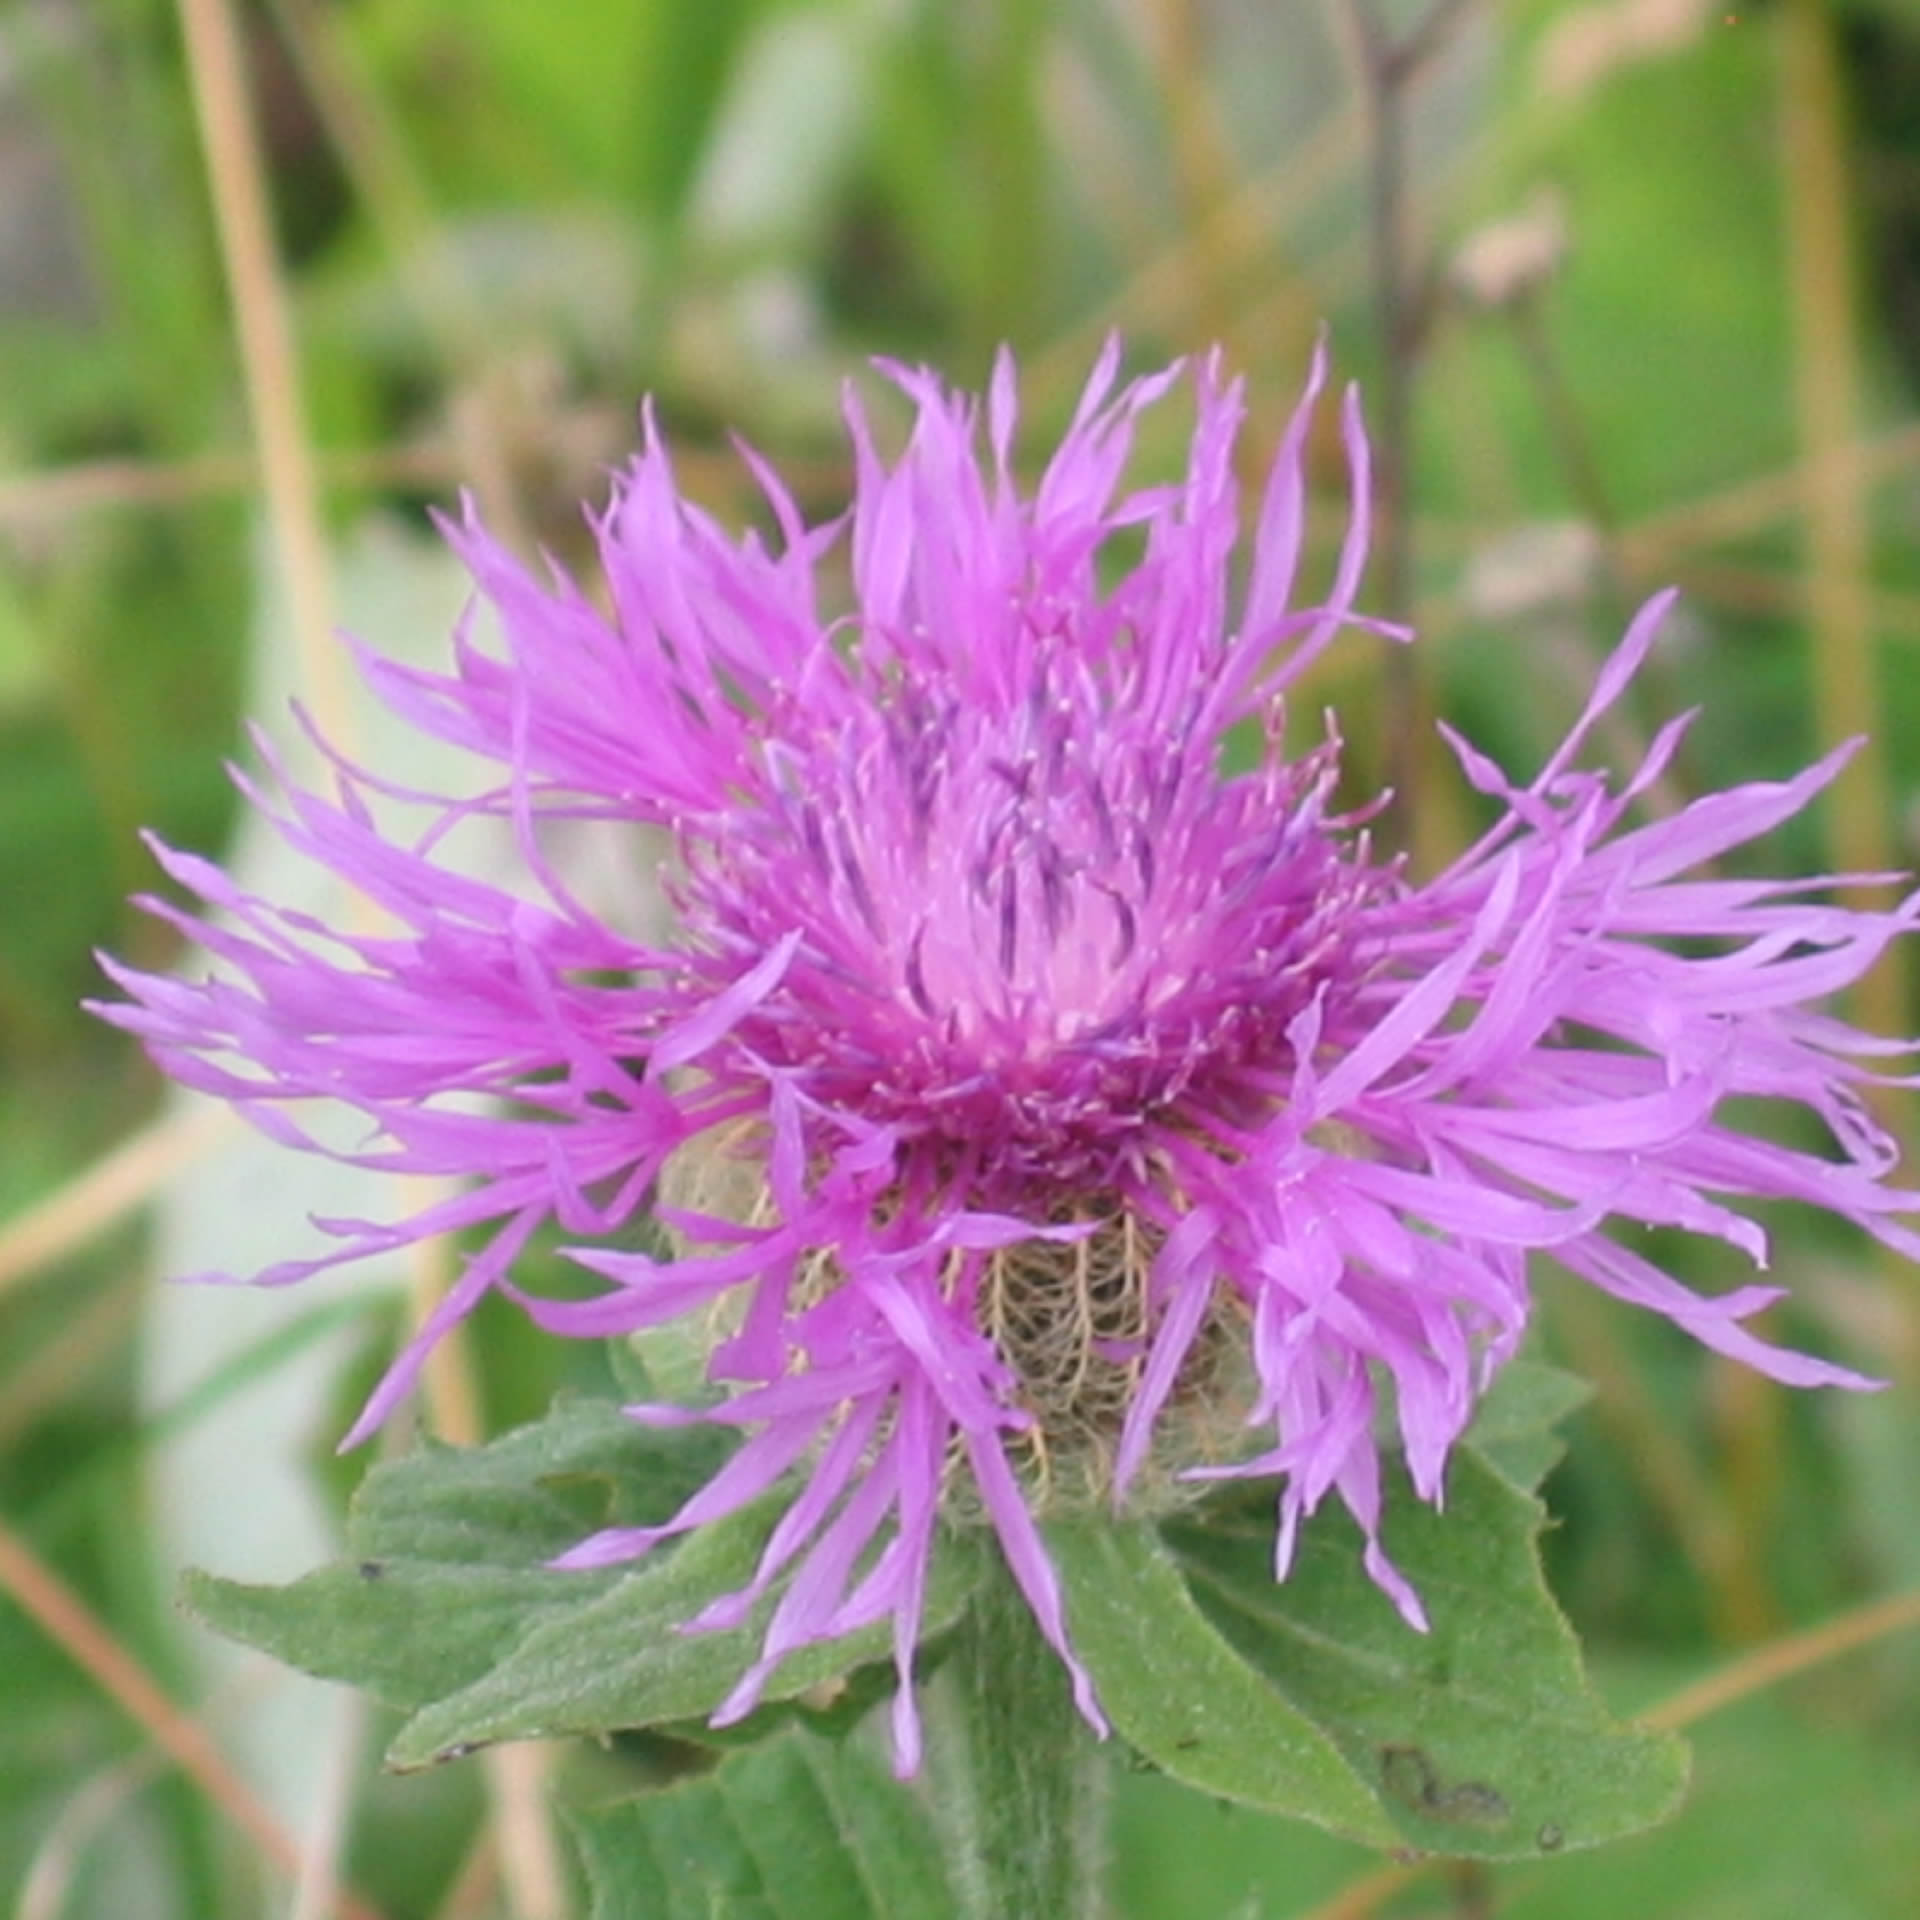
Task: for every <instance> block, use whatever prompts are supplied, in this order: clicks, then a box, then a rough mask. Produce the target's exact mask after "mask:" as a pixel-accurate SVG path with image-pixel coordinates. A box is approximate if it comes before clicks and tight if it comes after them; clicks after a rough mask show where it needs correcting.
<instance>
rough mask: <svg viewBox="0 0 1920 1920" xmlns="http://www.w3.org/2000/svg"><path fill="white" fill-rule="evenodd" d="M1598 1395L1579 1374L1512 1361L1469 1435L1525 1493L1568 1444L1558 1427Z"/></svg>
mask: <svg viewBox="0 0 1920 1920" xmlns="http://www.w3.org/2000/svg"><path fill="white" fill-rule="evenodd" d="M1592 1396H1593V1389H1592V1387H1590V1386H1589V1385H1588V1384H1587V1382H1586V1381H1584V1380H1582V1379H1581V1378H1580V1376H1579V1375H1578V1374H1574V1373H1566V1372H1563V1371H1562V1370H1561V1369H1560V1368H1559V1367H1548V1366H1542V1365H1541V1364H1540V1363H1539V1362H1538V1361H1533V1360H1513V1361H1509V1362H1508V1363H1507V1365H1506V1366H1505V1367H1503V1368H1502V1369H1501V1370H1500V1372H1499V1373H1498V1374H1497V1375H1496V1376H1495V1378H1494V1382H1493V1385H1492V1386H1491V1387H1489V1388H1488V1389H1487V1391H1486V1393H1485V1395H1484V1396H1483V1397H1482V1399H1481V1401H1480V1406H1479V1410H1478V1411H1477V1412H1476V1413H1475V1414H1474V1417H1473V1425H1472V1426H1471V1427H1470V1428H1468V1430H1467V1438H1468V1440H1469V1441H1470V1442H1471V1443H1472V1445H1473V1447H1474V1449H1475V1451H1476V1452H1478V1453H1479V1454H1481V1455H1482V1457H1483V1458H1485V1459H1486V1460H1487V1461H1488V1463H1489V1464H1490V1465H1492V1466H1493V1467H1495V1468H1497V1469H1498V1470H1499V1472H1500V1473H1501V1474H1503V1475H1504V1476H1505V1477H1506V1478H1507V1479H1508V1480H1510V1481H1512V1482H1513V1484H1514V1485H1515V1486H1516V1487H1518V1488H1519V1489H1520V1491H1521V1492H1522V1493H1532V1492H1534V1491H1535V1490H1536V1489H1537V1488H1538V1487H1539V1485H1540V1482H1541V1481H1542V1480H1544V1479H1545V1478H1546V1477H1547V1475H1548V1474H1549V1473H1551V1472H1552V1471H1553V1469H1554V1468H1555V1467H1557V1466H1558V1465H1559V1464H1560V1458H1561V1455H1562V1454H1564V1453H1565V1452H1566V1450H1567V1449H1566V1443H1565V1442H1564V1441H1563V1440H1562V1439H1561V1438H1560V1436H1559V1435H1558V1434H1557V1433H1556V1432H1555V1431H1554V1429H1555V1428H1556V1427H1557V1426H1558V1425H1559V1424H1560V1422H1561V1421H1562V1420H1564V1419H1565V1418H1566V1417H1567V1415H1568V1414H1570V1413H1572V1412H1573V1411H1574V1410H1575V1409H1576V1408H1577V1407H1580V1406H1583V1405H1584V1404H1585V1403H1586V1402H1587V1401H1588V1400H1589V1399H1591V1398H1592Z"/></svg>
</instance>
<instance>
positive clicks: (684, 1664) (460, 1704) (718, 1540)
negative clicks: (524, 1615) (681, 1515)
mask: <svg viewBox="0 0 1920 1920" xmlns="http://www.w3.org/2000/svg"><path fill="white" fill-rule="evenodd" d="M784 1505H785V1502H784V1501H783V1500H782V1499H781V1498H779V1497H778V1496H769V1497H768V1498H766V1499H764V1500H761V1501H759V1502H757V1503H755V1505H753V1506H752V1507H748V1508H743V1509H742V1510H741V1511H740V1512H739V1513H737V1514H734V1515H732V1516H730V1517H729V1518H728V1519H726V1520H723V1521H719V1522H717V1523H716V1524H714V1525H712V1526H709V1527H705V1528H702V1529H701V1531H700V1532H699V1533H698V1534H696V1535H695V1536H694V1537H693V1538H692V1539H690V1540H689V1541H688V1542H687V1544H686V1545H685V1546H683V1547H682V1548H681V1549H680V1550H679V1551H678V1552H677V1553H675V1554H674V1555H673V1556H672V1557H671V1558H670V1559H668V1560H666V1561H664V1562H662V1563H661V1564H659V1565H657V1566H647V1567H642V1568H641V1569H640V1570H639V1571H638V1572H635V1573H629V1574H627V1575H626V1576H624V1577H623V1578H621V1579H619V1580H618V1581H617V1582H616V1583H615V1584H614V1585H613V1586H612V1587H611V1588H608V1589H607V1590H606V1591H604V1592H602V1593H600V1594H598V1595H597V1596H595V1597H594V1598H592V1599H590V1600H588V1601H587V1602H586V1603H585V1604H584V1605H581V1606H578V1607H575V1608H572V1609H570V1610H569V1611H568V1612H567V1613H566V1614H565V1615H564V1616H558V1615H551V1616H548V1617H546V1618H545V1619H543V1620H542V1621H540V1622H539V1623H538V1624H536V1625H535V1626H534V1627H533V1629H532V1630H531V1631H530V1632H529V1633H528V1634H527V1635H526V1637H525V1638H524V1639H523V1640H521V1641H520V1642H519V1644H518V1645H517V1646H515V1647H514V1648H513V1650H512V1651H511V1652H510V1653H508V1654H507V1655H506V1657H505V1658H504V1659H503V1660H502V1661H501V1662H500V1663H499V1664H498V1665H497V1666H495V1667H494V1668H493V1669H492V1670H491V1671H489V1672H488V1673H486V1674H484V1675H483V1676H481V1677H480V1678H478V1679H476V1680H475V1681H474V1682H473V1684H472V1685H470V1686H467V1687H465V1688H463V1689H462V1690H460V1691H459V1692H457V1693H454V1694H453V1695H451V1696H450V1697H448V1698H445V1699H442V1700H439V1701H437V1702H435V1703H434V1704H433V1705H432V1706H430V1707H427V1708H425V1709H424V1710H423V1711H421V1712H420V1713H418V1714H416V1715H415V1716H414V1718H413V1719H412V1720H410V1721H409V1722H408V1723H407V1724H406V1725H405V1726H404V1727H402V1728H401V1730H400V1733H399V1736H398V1738H397V1739H396V1740H395V1741H394V1743H393V1746H392V1748H391V1749H390V1751H389V1753H388V1759H389V1761H390V1762H391V1763H392V1764H393V1765H394V1766H397V1767H416V1766H424V1765H426V1764H428V1763H429V1762H432V1761H435V1760H440V1759H446V1758H450V1757H452V1756H453V1755H455V1754H456V1753H459V1752H463V1751H465V1750H467V1749H469V1748H472V1747H475V1746H480V1745H485V1744H487V1743H490V1742H492V1741H496V1740H531V1739H546V1738H549V1737H552V1736H554V1735H557V1734H569V1733H601V1732H605V1731H606V1730H608V1729H609V1728H616V1727H645V1726H657V1725H660V1724H662V1723H665V1722H669V1721H676V1720H691V1719H694V1718H696V1717H699V1716H704V1715H706V1714H710V1713H711V1712H712V1711H713V1710H714V1709H715V1708H716V1707H717V1706H718V1705H719V1704H720V1702H721V1701H722V1700H724V1699H725V1698H726V1696H727V1695H728V1694H729V1693H730V1692H732V1690H733V1687H734V1685H735V1683H736V1682H737V1681H738V1680H739V1678H740V1676H741V1674H742V1673H743V1672H744V1671H745V1670H746V1668H747V1667H748V1666H749V1665H750V1664H751V1663H752V1662H753V1660H754V1659H755V1657H756V1656H757V1655H758V1653H759V1650H760V1643H761V1640H762V1638H763V1636H764V1635H765V1632H766V1628H767V1622H768V1620H769V1619H770V1618H771V1616H772V1613H773V1610H774V1608H775V1607H776V1606H777V1605H778V1603H779V1599H780V1594H781V1592H782V1590H783V1589H782V1586H781V1585H780V1584H778V1583H776V1585H775V1587H774V1589H773V1591H772V1592H770V1593H768V1594H767V1595H766V1596H765V1597H764V1598H763V1599H762V1600H761V1602H760V1604H759V1605H758V1606H757V1607H756V1608H755V1609H754V1610H753V1612H752V1614H751V1615H750V1616H749V1617H748V1619H747V1621H746V1623H745V1624H744V1625H743V1626H740V1627H736V1628H731V1629H728V1630H726V1631H723V1632H712V1633H683V1632H681V1631H680V1629H681V1628H682V1627H683V1626H684V1625H685V1623H686V1622H687V1621H688V1620H690V1619H691V1618H693V1616H694V1615H695V1614H697V1613H699V1612H700V1611H701V1610H702V1609H703V1608H704V1607H705V1606H707V1605H708V1603H709V1602H711V1601H713V1600H715V1599H718V1598H719V1597H720V1596H721V1595H723V1594H727V1593H733V1592H736V1591H738V1589H740V1588H741V1587H743V1586H745V1585H746V1584H747V1582H748V1581H749V1580H750V1579H751V1578H752V1577H753V1571H754V1568H755V1566H756V1565H757V1563H758V1561H759V1559H760V1554H761V1550H762V1548H763V1547H764V1546H765V1544H766V1540H767V1536H768V1535H769V1534H770V1533H771V1532H772V1530H773V1527H774V1524H775V1522H776V1521H777V1520H778V1518H779V1516H780V1513H781V1512H782V1510H783V1508H784ZM979 1572H980V1560H979V1556H978V1546H977V1543H976V1542H975V1541H974V1540H972V1539H970V1538H965V1537H960V1536H947V1537H945V1538H943V1539H942V1540H941V1541H940V1543H939V1544H938V1546H937V1547H936V1549H935V1553H934V1559H933V1564H932V1567H931V1568H930V1570H929V1573H928V1579H927V1592H926V1603H925V1612H924V1616H923V1619H922V1622H921V1629H920V1630H921V1634H922V1636H923V1637H931V1636H932V1635H934V1634H936V1633H939V1632H941V1631H943V1630H944V1629H945V1628H947V1627H949V1626H951V1625H952V1624H953V1623H954V1622H955V1621H956V1620H957V1619H958V1618H959V1617H960V1614H961V1611H962V1610H963V1608H964V1607H965V1605H966V1603H967V1600H968V1597H969V1595H970V1594H971V1592H972V1590H973V1587H974V1584H975V1582H976V1581H977V1579H978V1577H979ZM891 1635H892V1629H891V1624H890V1623H889V1622H887V1621H885V1620H881V1621H877V1622H875V1623H874V1624H873V1625H871V1626H867V1627H862V1628H861V1629H859V1631H857V1632H855V1633H850V1634H846V1635H844V1636H842V1637H841V1638H839V1639H837V1640H831V1641H825V1642H822V1643H820V1644H818V1645H815V1646H809V1647H803V1648H801V1649H799V1650H798V1651H797V1652H795V1653H793V1654H792V1655H790V1656H789V1657H788V1658H787V1659H786V1660H784V1661H783V1662H782V1663H781V1665H780V1667H779V1668H778V1670H777V1671H776V1672H775V1673H774V1674H773V1676H772V1677H771V1678H770V1680H769V1681H768V1683H767V1688H766V1694H765V1697H766V1698H767V1699H768V1700H770V1701H777V1700H789V1699H792V1698H793V1697H794V1696H795V1695H797V1694H801V1693H805V1692H807V1691H808V1690H809V1689H811V1688H814V1687H818V1686H820V1685H822V1684H823V1683H825V1682H827V1681H830V1680H836V1679H838V1678H840V1677H841V1676H842V1675H844V1674H846V1673H848V1672H850V1671H851V1670H852V1669H853V1668H855V1667H858V1666H862V1665H864V1664H865V1663H866V1662H868V1661H870V1660H876V1659H879V1658H881V1657H883V1656H884V1655H886V1654H887V1653H888V1651H889V1650H890V1647H891V1643H892V1642H891Z"/></svg>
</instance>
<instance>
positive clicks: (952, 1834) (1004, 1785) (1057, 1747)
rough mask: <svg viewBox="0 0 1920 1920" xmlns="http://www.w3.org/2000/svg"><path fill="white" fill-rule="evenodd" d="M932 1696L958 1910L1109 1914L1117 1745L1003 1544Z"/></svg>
mask: <svg viewBox="0 0 1920 1920" xmlns="http://www.w3.org/2000/svg"><path fill="white" fill-rule="evenodd" d="M928 1707H929V1713H928V1720H929V1725H928V1730H927V1731H928V1740H927V1771H928V1779H927V1785H928V1791H929V1796H930V1798H931V1801H932V1806H933V1814H934V1821H935V1824H936V1826H937V1827H938V1829H939V1831H940V1835H941V1839H942V1842H943V1845H944V1848H945V1851H946V1856H947V1862H948V1869H949V1874H950V1877H951V1880H952V1884H953V1890H954V1894H955V1896H956V1899H957V1901H958V1908H959V1912H960V1914H961V1915H962V1916H963V1920H1100V1916H1102V1915H1103V1914H1104V1913H1105V1911H1106V1903H1105V1900H1104V1897H1103V1887H1102V1883H1103V1880H1104V1876H1105V1870H1106V1864H1107V1860H1106V1854H1107V1849H1106V1810H1107V1799H1108V1794H1107V1784H1108V1775H1109V1760H1108V1756H1107V1754H1106V1753H1105V1751H1104V1750H1103V1749H1102V1747H1101V1745H1100V1743H1099V1741H1098V1740H1097V1739H1096V1738H1095V1737H1094V1734H1093V1731H1092V1729H1091V1728H1089V1727H1088V1726H1087V1724H1086V1722H1085V1721H1083V1720H1082V1719H1081V1718H1080V1716H1079V1714H1078V1712H1077V1711H1076V1710H1075V1708H1074V1704H1073V1698H1072V1694H1071V1692H1070V1690H1069V1686H1068V1681H1067V1674H1066V1670H1065V1669H1064V1668H1063V1667H1062V1665H1061V1663H1060V1657H1059V1655H1058V1654H1056V1653H1055V1652H1054V1651H1053V1649H1052V1648H1051V1647H1050V1646H1048V1644H1047V1643H1046V1641H1045V1639H1044V1638H1043V1637H1042V1636H1041V1633H1040V1629H1039V1627H1038V1625H1037V1624H1036V1623H1035V1621H1034V1618H1033V1615H1032V1613H1031V1612H1030V1611H1029V1609H1028V1607H1027V1603H1026V1601H1025V1599H1024V1598H1023V1597H1022V1595H1021V1593H1020V1590H1019V1588H1018V1587H1017V1586H1015V1584H1014V1581H1013V1576H1012V1574H1011V1573H1009V1572H1008V1570H1007V1568H1006V1566H1005V1563H1004V1562H1002V1561H1000V1560H999V1559H998V1556H995V1569H994V1572H993V1573H992V1575H991V1576H990V1577H989V1578H988V1580H987V1581H986V1583H985V1584H984V1585H983V1586H982V1588H981V1589H980V1592H979V1594H978V1596H977V1598H976V1599H975V1601H974V1605H973V1608H972V1610H971V1611H970V1612H969V1613H968V1615H967V1617H966V1619H964V1620H963V1621H962V1622H961V1623H960V1625H959V1627H958V1628H957V1629H956V1630H955V1635H954V1645H953V1647H952V1648H951V1650H950V1651H949V1653H948V1655H947V1657H946V1660H945V1661H944V1662H943V1663H942V1665H941V1668H940V1671H939V1674H938V1676H937V1677H936V1679H935V1682H934V1685H933V1687H932V1688H931V1689H930V1698H929V1701H928Z"/></svg>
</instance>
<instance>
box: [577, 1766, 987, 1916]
mask: <svg viewBox="0 0 1920 1920" xmlns="http://www.w3.org/2000/svg"><path fill="white" fill-rule="evenodd" d="M573 1824H574V1828H575V1831H576V1833H577V1834H578V1835H579V1838H580V1845H581V1851H582V1853H583V1855H584V1857H585V1860H586V1867H587V1878H588V1882H589V1884H590V1885H591V1887H592V1890H593V1915H592V1920H628V1916H630V1915H635V1914H646V1915H649V1916H654V1920H722V1917H724V1920H953V1916H954V1915H955V1913H956V1912H957V1909H956V1907H955V1904H954V1901H953V1897H952V1894H951V1892H950V1891H949V1888H948V1885H947V1879H946V1873H945V1869H944V1868H943V1866H942V1864H941V1860H940V1852H939V1847H938V1845H937V1843H936V1841H935V1839H934V1835H933V1832H932V1829H931V1827H930V1825H929V1824H928V1821H927V1817H926V1814H925V1812H924V1811H923V1809H922V1807H921V1805H920V1803H919V1801H918V1800H917V1799H915V1797H914V1796H913V1795H912V1794H911V1793H909V1792H908V1791H907V1789H906V1788H904V1787H902V1786H900V1785H899V1784H898V1783H897V1782H896V1781H894V1780H892V1779H890V1778H888V1776H887V1775H886V1774H885V1773H884V1772H883V1771H882V1770H881V1768H880V1766H879V1765H878V1763H877V1762H876V1761H875V1760H874V1759H873V1758H872V1757H871V1756H870V1755H869V1754H868V1753H867V1752H866V1750H865V1749H864V1748H863V1747H861V1746H860V1745H859V1743H858V1742H855V1741H840V1742H829V1741H824V1740H819V1739H815V1738H812V1737H811V1736H808V1735H805V1734H800V1733H789V1734H784V1735H782V1736H781V1737H780V1738H778V1739H776V1740H770V1741H768V1742H767V1743H766V1744H765V1745H764V1746H761V1747H758V1748H755V1749H754V1750H753V1751H751V1752H749V1753H743V1754H738V1755H735V1756H734V1757H733V1758H732V1759H730V1760H728V1761H727V1762H726V1763H725V1764H724V1765H723V1766H721V1767H719V1768H718V1769H717V1770H716V1771H714V1772H713V1773H711V1774H707V1775H703V1776H701V1777H699V1778H697V1779H693V1780H688V1781H684V1782H682V1783H681V1784H680V1785H678V1786H675V1787H672V1788H670V1789H668V1790H667V1791H665V1792H662V1793H655V1794H650V1795H647V1796H646V1797H645V1798H642V1799H638V1800H629V1801H624V1802H622V1803H620V1804H619V1805H617V1806H611V1807H603V1808H600V1809H598V1810H596V1811H593V1812H590V1813H583V1814H578V1815H576V1816H575V1817H574V1823H573Z"/></svg>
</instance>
